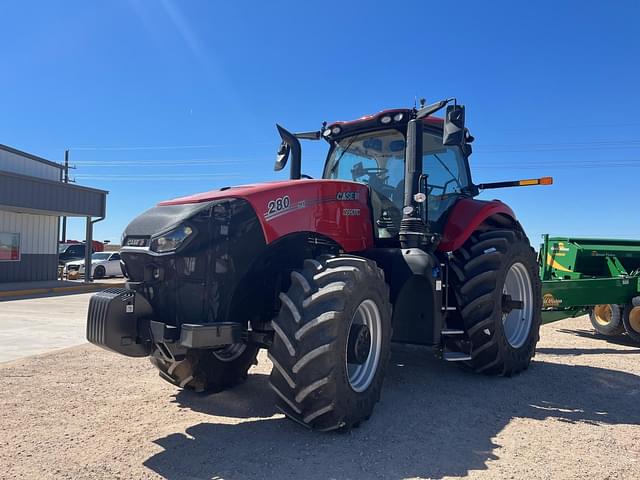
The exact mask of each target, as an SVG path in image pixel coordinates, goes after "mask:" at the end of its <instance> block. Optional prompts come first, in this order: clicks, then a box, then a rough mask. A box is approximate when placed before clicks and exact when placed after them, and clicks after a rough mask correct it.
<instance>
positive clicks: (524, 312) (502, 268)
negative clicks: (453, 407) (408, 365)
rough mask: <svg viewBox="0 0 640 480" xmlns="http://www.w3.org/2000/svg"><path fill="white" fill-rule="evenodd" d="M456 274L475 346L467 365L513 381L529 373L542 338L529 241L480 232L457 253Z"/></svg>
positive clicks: (466, 323) (518, 236)
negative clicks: (514, 377) (515, 375)
mask: <svg viewBox="0 0 640 480" xmlns="http://www.w3.org/2000/svg"><path fill="white" fill-rule="evenodd" d="M452 271H453V273H454V275H453V276H452V277H453V279H454V280H455V281H454V285H453V286H454V288H455V291H456V298H457V301H458V308H459V312H460V316H461V319H462V322H463V326H464V330H465V332H466V334H467V336H468V340H469V343H470V346H471V357H472V359H471V360H469V361H467V362H465V363H466V365H467V366H468V367H471V368H472V369H473V370H474V371H476V372H479V373H480V372H482V373H485V374H493V375H503V376H507V377H508V376H511V375H513V374H516V373H518V372H520V371H521V370H524V369H526V368H527V367H528V366H529V363H530V362H531V358H532V357H533V355H534V354H535V347H536V343H538V340H539V338H540V335H539V332H540V320H541V309H542V294H541V285H540V278H539V276H538V263H537V261H536V256H535V253H534V251H533V249H532V248H531V246H530V245H529V240H528V239H527V237H526V235H525V234H524V233H523V232H521V231H517V230H516V231H514V230H490V231H486V232H476V233H474V234H473V235H472V236H471V238H470V239H469V240H468V241H467V242H466V243H465V245H464V246H463V247H462V248H461V249H459V250H458V251H456V252H454V257H453V259H452ZM456 277H457V278H456Z"/></svg>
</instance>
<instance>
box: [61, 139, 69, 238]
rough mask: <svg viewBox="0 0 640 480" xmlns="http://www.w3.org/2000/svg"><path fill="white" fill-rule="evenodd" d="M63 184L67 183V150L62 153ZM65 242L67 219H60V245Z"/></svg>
mask: <svg viewBox="0 0 640 480" xmlns="http://www.w3.org/2000/svg"><path fill="white" fill-rule="evenodd" d="M62 181H63V182H64V183H69V150H65V151H64V177H63V179H62ZM66 241H67V217H62V243H64V242H66Z"/></svg>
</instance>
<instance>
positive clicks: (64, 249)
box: [58, 243, 87, 265]
mask: <svg viewBox="0 0 640 480" xmlns="http://www.w3.org/2000/svg"><path fill="white" fill-rule="evenodd" d="M86 249H87V246H86V244H84V243H61V244H60V245H58V265H64V264H66V263H68V262H70V261H72V260H80V259H84V253H85V252H86Z"/></svg>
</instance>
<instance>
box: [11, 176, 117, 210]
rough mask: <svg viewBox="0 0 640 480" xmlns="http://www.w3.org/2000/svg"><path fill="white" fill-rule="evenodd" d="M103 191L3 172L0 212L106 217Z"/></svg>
mask: <svg viewBox="0 0 640 480" xmlns="http://www.w3.org/2000/svg"><path fill="white" fill-rule="evenodd" d="M107 193H108V192H106V191H104V190H98V189H95V188H88V187H81V186H79V185H73V184H68V183H62V182H55V181H52V180H45V179H42V178H36V177H29V176H26V175H20V174H17V173H10V172H5V171H0V209H3V210H13V211H18V212H26V213H36V214H42V215H65V216H68V217H104V216H105V211H106V203H107V201H106V200H107Z"/></svg>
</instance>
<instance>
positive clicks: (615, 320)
mask: <svg viewBox="0 0 640 480" xmlns="http://www.w3.org/2000/svg"><path fill="white" fill-rule="evenodd" d="M589 319H590V320H591V325H593V328H594V329H595V331H596V332H598V333H600V334H602V335H619V334H621V333H622V332H624V325H623V324H622V307H620V306H619V305H609V304H603V305H596V306H594V307H593V308H591V309H590V310H589Z"/></svg>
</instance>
